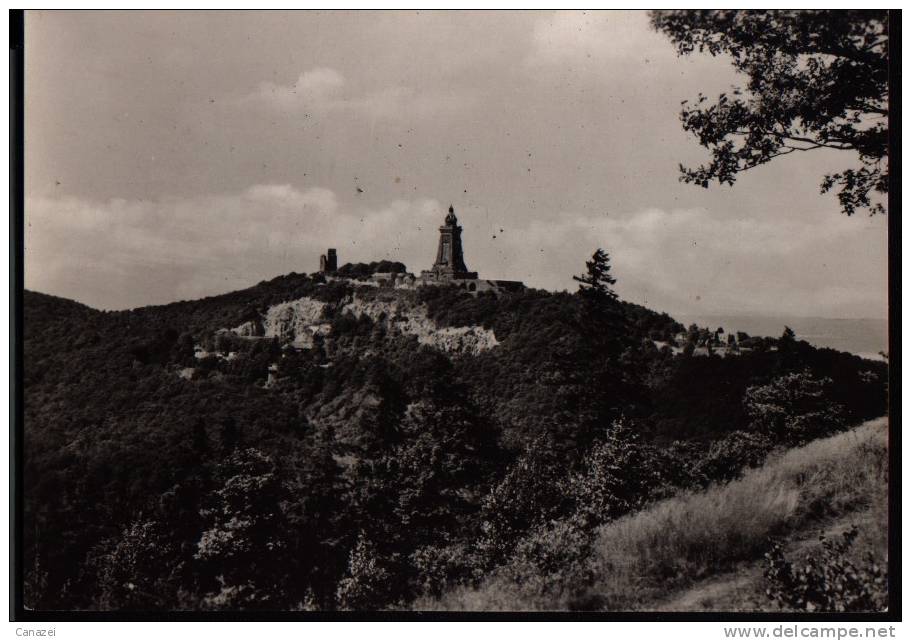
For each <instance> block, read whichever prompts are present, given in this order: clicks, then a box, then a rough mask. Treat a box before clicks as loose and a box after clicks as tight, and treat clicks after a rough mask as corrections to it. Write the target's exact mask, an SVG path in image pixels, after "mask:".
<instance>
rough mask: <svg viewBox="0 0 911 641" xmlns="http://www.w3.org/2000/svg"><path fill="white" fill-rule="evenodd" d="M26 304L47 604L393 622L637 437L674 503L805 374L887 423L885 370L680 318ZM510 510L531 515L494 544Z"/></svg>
mask: <svg viewBox="0 0 911 641" xmlns="http://www.w3.org/2000/svg"><path fill="white" fill-rule="evenodd" d="M23 307H24V310H23V311H24V320H25V325H24V361H25V363H24V372H23V378H24V382H25V461H24V463H25V469H24V475H25V479H24V480H25V505H26V515H25V517H26V518H25V523H24V527H23V531H24V532H25V533H26V536H25V557H26V561H27V564H26V565H27V568H26V577H27V595H26V596H27V598H26V604H27V605H30V606H31V607H38V608H52V609H74V608H76V609H78V608H101V609H149V608H152V609H175V608H188V609H199V608H213V609H219V608H229V609H231V608H267V609H268V608H279V609H289V608H329V609H333V608H368V609H370V608H376V607H393V606H395V604H404V603H409V602H411V600H413V599H414V598H417V597H418V596H420V595H431V594H439V593H440V591H441V590H443V589H444V588H446V587H447V586H451V585H454V584H457V583H464V582H469V583H470V582H472V581H475V580H477V579H478V578H479V577H481V576H483V575H485V574H486V573H487V572H489V571H491V570H492V569H493V568H494V567H496V566H497V565H498V564H500V563H502V562H503V560H504V559H505V558H508V556H509V555H510V554H511V551H510V550H511V549H512V547H511V546H514V545H516V544H517V542H518V541H520V540H521V538H522V537H523V536H524V534H525V533H526V532H527V531H528V529H529V528H531V527H532V526H533V525H534V523H535V522H536V521H535V519H537V518H543V516H542V515H553V516H556V515H564V516H566V515H567V514H570V513H572V511H573V510H575V509H577V507H578V506H575V504H574V503H573V502H572V500H571V499H570V498H567V497H569V496H571V493H570V494H567V493H566V491H565V487H564V485H565V483H568V482H569V480H568V479H570V478H571V477H572V475H573V474H575V473H577V472H578V471H579V470H580V469H582V468H583V467H584V465H585V463H584V462H585V461H586V460H588V459H587V458H586V457H587V456H589V455H590V453H591V452H592V451H593V448H597V447H599V444H601V443H603V442H604V439H605V438H607V437H608V436H607V435H610V434H612V433H613V432H612V431H611V430H612V429H613V428H612V425H614V424H615V423H616V422H617V421H618V420H621V419H622V420H623V421H625V422H626V423H627V424H629V425H631V426H632V428H631V430H632V432H633V433H635V434H636V435H638V438H639V439H640V442H641V444H642V446H643V447H647V448H648V452H650V453H651V454H649V456H652V455H654V456H657V457H659V458H660V460H661V461H664V462H663V463H661V467H662V469H663V470H664V471H665V472H666V475H665V476H662V479H663V480H661V483H662V484H663V485H662V487H665V488H666V490H662V491H668V492H670V491H671V489H672V488H680V487H688V486H689V485H692V484H697V485H698V484H700V483H704V482H705V480H706V479H709V478H710V477H711V475H713V474H721V473H722V472H716V471H713V470H716V468H717V465H715V464H714V463H711V461H712V460H714V459H712V457H713V456H714V457H716V459H717V457H718V454H717V451H715V450H713V449H712V448H713V447H715V448H716V449H717V445H718V443H726V444H729V443H731V442H734V441H730V440H725V439H731V438H734V439H735V440H736V438H740V437H739V436H736V435H735V436H733V437H732V436H731V435H732V434H734V433H737V434H740V433H742V432H743V430H748V429H749V425H750V420H751V419H750V417H749V416H748V415H747V413H746V411H745V409H744V395H745V393H746V391H747V389H748V388H750V387H751V386H759V385H765V384H768V383H769V382H770V381H773V380H774V379H775V378H776V377H780V376H782V375H785V374H787V373H790V372H803V371H806V372H808V374H807V376H810V375H812V376H813V377H816V378H818V379H820V380H823V379H830V381H829V382H826V385H825V389H826V390H827V391H826V394H827V397H826V402H829V401H831V403H834V404H837V405H838V406H839V408H840V409H839V411H842V412H843V415H844V418H845V420H846V422H847V424H854V423H857V422H860V421H862V420H866V419H869V418H872V417H875V416H880V415H882V414H884V412H885V400H886V379H887V371H886V366H885V364H884V363H876V362H872V361H866V360H863V359H861V358H858V357H856V356H853V355H850V354H846V353H840V352H835V351H833V350H819V349H816V348H813V347H812V346H810V345H808V344H806V343H803V342H800V341H796V342H788V343H782V344H779V343H778V342H776V341H775V340H769V341H765V342H760V343H759V344H758V347H757V349H754V350H753V351H750V352H747V351H744V352H743V353H741V354H740V355H737V356H733V355H731V356H726V357H723V358H722V357H721V355H719V354H715V355H711V356H707V357H701V358H700V357H688V356H686V355H684V354H675V353H674V352H673V350H672V349H670V347H668V345H669V344H670V343H671V342H672V341H674V340H675V339H674V337H675V336H676V335H678V334H679V333H680V332H681V331H683V330H684V328H683V327H682V326H681V325H680V324H679V323H677V322H676V321H674V320H673V319H672V318H670V317H669V316H667V315H664V314H658V313H655V312H653V311H650V310H648V309H646V308H643V307H641V306H637V305H632V304H628V303H616V304H615V305H612V306H610V307H609V308H607V309H603V310H598V311H597V312H593V311H592V310H591V309H590V308H588V307H586V306H585V305H584V304H583V302H582V300H581V299H580V297H578V296H574V295H570V294H566V293H550V292H545V291H540V290H526V291H521V292H513V293H502V294H500V295H499V296H497V295H494V294H492V293H491V294H480V295H477V296H472V295H469V294H466V293H464V292H460V291H458V290H455V289H450V288H445V287H422V288H418V289H384V288H378V287H373V286H369V285H367V284H364V283H359V282H357V281H353V280H344V279H340V280H335V281H331V282H325V279H324V278H323V277H322V276H319V275H314V276H307V275H303V274H288V275H286V276H281V277H278V278H275V279H273V280H270V281H266V282H262V283H260V284H258V285H256V286H254V287H251V288H249V289H245V290H241V291H237V292H231V293H228V294H224V295H221V296H213V297H208V298H204V299H200V300H196V301H181V302H176V303H172V304H169V305H161V306H154V307H144V308H139V309H134V310H128V311H117V312H101V311H97V310H93V309H90V308H88V307H86V306H84V305H80V304H79V303H75V302H73V301H68V300H65V299H61V298H56V297H52V296H47V295H44V294H40V293H37V292H30V291H27V292H25V295H24V300H23ZM678 351H679V350H678ZM740 442H741V441H737V443H740ZM751 442H752V441H751ZM637 447H639V446H637ZM726 447H727V445H726ZM643 451H644V450H643ZM713 451H714V452H715V453H714V454H713ZM735 458H736V457H735ZM747 459H749V457H747ZM747 459H744V460H747ZM648 460H650V461H651V460H653V459H648ZM654 460H658V459H654ZM737 460H740V459H737ZM713 465H714V467H713ZM737 465H739V463H738V464H737ZM529 466H531V467H529ZM531 469H536V470H539V472H540V474H538V473H536V474H535V478H536V479H537V480H539V481H540V482H542V483H545V485H543V486H542V488H540V489H539V490H535V491H534V492H531V491H530V490H529V487H530V485H528V483H530V482H531V481H529V482H528V483H526V482H525V481H521V479H522V478H525V477H524V476H522V475H523V474H525V473H526V472H524V471H523V470H531ZM736 473H737V469H736V466H735V469H734V470H733V471H730V470H728V471H725V472H724V474H736ZM700 475H701V476H700ZM707 475H708V476H707ZM656 482H657V481H656ZM668 488H670V489H668ZM511 492H515V493H518V494H516V495H515V496H512V495H511V494H509V493H511ZM529 492H531V493H529ZM504 493H505V494H504ZM505 496H512V498H510V499H509V500H508V502H507V503H508V504H509V505H520V504H521V505H524V503H522V501H524V500H526V499H528V500H529V501H532V500H533V501H534V502H535V503H534V504H535V505H537V507H535V508H534V510H533V511H532V514H533V516H528V517H527V518H526V516H527V515H526V516H521V515H519V516H516V517H515V519H512V517H510V519H512V520H508V522H506V521H504V522H503V524H501V525H497V526H496V527H494V525H491V524H492V523H494V521H495V520H494V521H492V520H491V518H492V517H491V514H492V512H491V510H495V512H496V513H500V514H505V512H504V511H503V510H501V509H499V508H496V506H497V505H499V503H498V501H501V500H506V499H505V498H503V497H505ZM523 497H524V498H523ZM548 518H549V517H548ZM529 519H531V520H529ZM491 528H494V529H491Z"/></svg>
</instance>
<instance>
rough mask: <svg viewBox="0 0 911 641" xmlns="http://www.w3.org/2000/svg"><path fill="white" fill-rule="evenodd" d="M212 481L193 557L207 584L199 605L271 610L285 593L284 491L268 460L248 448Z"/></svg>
mask: <svg viewBox="0 0 911 641" xmlns="http://www.w3.org/2000/svg"><path fill="white" fill-rule="evenodd" d="M217 476H218V477H219V480H220V481H221V487H220V488H219V489H218V490H216V491H215V492H214V493H213V495H212V496H211V497H210V500H209V505H208V506H207V507H206V508H205V509H204V510H203V511H202V517H203V518H204V519H205V522H206V525H205V530H204V531H203V532H202V534H201V535H200V537H199V540H198V543H197V544H196V548H197V549H196V554H195V555H194V558H195V560H196V561H198V562H199V563H200V565H201V569H202V571H203V574H204V575H205V578H207V579H208V581H207V583H208V584H209V585H208V586H206V587H207V588H208V590H207V594H206V595H205V597H204V604H205V605H206V606H207V607H211V608H214V609H229V610H230V609H254V608H269V607H276V606H277V605H280V604H281V603H282V599H283V598H285V597H286V595H287V588H288V585H287V579H288V576H287V573H288V571H289V559H288V555H287V554H286V552H287V549H288V537H289V527H288V523H287V519H286V517H285V514H284V511H283V509H282V502H283V500H284V499H285V498H286V494H287V490H286V487H285V486H284V484H283V483H282V481H281V479H280V478H279V475H278V470H277V469H276V467H275V464H274V462H273V461H272V459H271V458H270V457H268V456H266V455H265V454H263V453H262V452H260V451H259V450H256V449H252V448H251V449H246V450H238V451H235V452H233V453H231V454H230V456H228V457H227V458H226V459H225V460H224V461H223V462H222V463H221V465H220V466H219V468H218V470H217ZM213 579H214V580H213Z"/></svg>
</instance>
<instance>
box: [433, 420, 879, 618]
mask: <svg viewBox="0 0 911 641" xmlns="http://www.w3.org/2000/svg"><path fill="white" fill-rule="evenodd" d="M886 448H887V430H886V421H885V419H878V420H876V421H870V422H868V423H865V424H864V425H861V426H860V427H858V428H856V429H853V430H851V431H848V432H845V433H842V434H839V435H836V436H832V437H829V438H825V439H819V440H817V441H814V442H812V443H809V444H807V445H805V446H803V447H800V448H795V449H793V450H789V451H787V452H785V453H783V454H781V455H777V456H772V457H770V459H769V460H768V461H767V462H766V463H765V465H764V466H763V467H761V468H758V469H755V470H751V471H749V472H748V473H747V474H745V475H744V476H743V477H742V478H740V479H738V480H736V481H733V482H731V483H728V484H726V485H719V486H714V487H710V488H709V489H708V490H706V491H704V492H698V493H689V492H688V493H683V494H680V495H678V496H675V497H673V498H670V499H667V500H665V501H662V502H660V503H656V504H655V505H653V506H651V507H650V508H648V509H646V510H643V511H641V512H638V513H636V514H634V515H631V516H628V517H625V518H623V519H620V520H618V521H615V522H613V523H610V524H608V525H606V526H604V527H602V528H601V530H600V531H599V532H598V534H597V538H596V540H595V543H594V546H593V552H592V554H591V555H590V557H589V559H588V561H587V567H586V569H585V570H584V571H582V572H580V571H578V570H574V571H573V572H572V573H569V574H567V575H564V576H562V577H554V576H548V577H546V579H547V580H546V581H542V580H535V579H536V578H537V577H533V576H528V574H527V570H526V569H524V568H515V567H512V568H510V567H508V566H507V568H504V569H503V570H501V571H500V572H499V573H497V574H496V575H495V576H493V577H491V578H490V579H489V580H488V581H487V582H486V583H485V584H483V585H482V586H481V587H480V588H478V589H468V588H465V589H460V590H456V591H454V592H452V593H450V594H448V595H445V596H444V597H443V598H442V599H439V600H436V601H433V602H421V603H419V604H416V605H417V606H418V607H420V608H425V609H442V610H565V609H579V608H582V609H606V610H615V611H617V610H641V609H652V608H654V607H655V606H656V605H657V603H658V601H659V600H661V599H663V598H666V597H667V595H668V594H669V593H671V592H673V591H675V590H682V589H686V588H688V587H691V586H693V585H696V584H697V583H698V582H699V581H701V580H704V579H707V578H710V577H715V576H718V575H721V574H723V573H725V572H729V571H730V570H731V569H733V568H734V567H735V566H736V565H737V564H738V563H742V562H745V561H755V560H758V559H761V558H762V554H763V553H764V551H765V549H766V546H767V541H768V538H769V537H770V536H781V537H785V538H792V539H797V538H800V536H801V534H800V533H801V532H802V531H803V536H807V534H808V532H807V531H808V530H812V531H814V532H815V531H818V530H819V529H820V528H821V527H824V526H825V525H826V524H829V523H831V522H833V521H840V520H843V519H845V518H848V517H850V515H852V514H853V515H860V514H863V513H866V514H867V515H869V514H876V515H877V518H882V517H883V516H884V510H883V509H882V506H883V505H884V504H885V496H886V488H887V456H886ZM874 508H877V509H874ZM867 525H868V527H867V528H866V529H868V530H869V531H870V532H871V534H870V535H869V536H870V538H871V540H872V539H876V540H882V536H881V534H882V532H883V531H884V530H885V527H886V524H885V522H882V523H877V524H867ZM871 525H872V527H870V526H871ZM517 577H522V579H521V580H519V581H517V580H516V579H517Z"/></svg>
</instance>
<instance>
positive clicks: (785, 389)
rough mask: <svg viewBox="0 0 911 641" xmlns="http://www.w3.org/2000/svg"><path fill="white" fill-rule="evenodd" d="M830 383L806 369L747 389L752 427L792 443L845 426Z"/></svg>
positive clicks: (830, 381) (747, 402)
mask: <svg viewBox="0 0 911 641" xmlns="http://www.w3.org/2000/svg"><path fill="white" fill-rule="evenodd" d="M831 384H832V380H831V379H829V378H815V377H814V376H813V374H812V372H810V371H809V370H804V371H802V372H794V373H791V374H785V375H783V376H779V377H777V378H775V379H773V380H772V381H771V382H770V383H768V384H767V385H757V386H753V387H749V388H747V390H746V394H745V395H744V399H743V402H744V405H745V407H746V412H747V414H748V415H749V417H750V419H751V421H752V423H751V425H752V427H753V428H754V429H756V430H759V431H762V432H766V433H768V434H770V435H772V436H773V437H775V438H778V439H781V440H783V441H786V442H790V443H800V442H803V441H807V440H809V439H811V438H815V437H817V436H823V435H826V434H831V433H832V432H834V431H835V430H838V429H840V428H842V427H844V413H843V411H842V409H841V407H840V406H839V405H838V404H837V403H835V402H834V401H833V400H832V398H831V396H830V395H829V391H828V387H829V386H830V385H831Z"/></svg>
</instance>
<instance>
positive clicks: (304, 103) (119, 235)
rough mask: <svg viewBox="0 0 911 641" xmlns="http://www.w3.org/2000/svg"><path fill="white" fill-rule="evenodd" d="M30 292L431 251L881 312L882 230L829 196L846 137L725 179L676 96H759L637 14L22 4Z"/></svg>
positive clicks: (507, 265)
mask: <svg viewBox="0 0 911 641" xmlns="http://www.w3.org/2000/svg"><path fill="white" fill-rule="evenodd" d="M25 73H26V77H25V87H26V95H25V113H26V116H25V170H26V171H25V174H26V176H25V182H26V184H25V188H26V202H25V222H26V234H25V285H26V288H28V289H32V290H37V291H42V292H45V293H49V294H54V295H57V296H64V297H66V298H71V299H75V300H78V301H80V302H83V303H85V304H88V305H91V306H93V307H96V308H100V309H125V308H133V307H139V306H143V305H150V304H161V303H167V302H172V301H176V300H185V299H194V298H200V297H203V296H209V295H213V294H219V293H224V292H228V291H232V290H236V289H241V288H244V287H249V286H251V285H254V284H256V283H257V282H259V281H262V280H265V279H270V278H273V277H275V276H278V275H281V274H286V273H289V272H298V273H304V272H313V271H316V270H317V268H318V265H319V255H320V254H321V253H324V252H325V249H326V248H327V247H335V248H337V250H338V254H339V263H340V264H342V263H346V262H358V261H362V262H369V261H371V260H381V259H390V260H399V261H402V262H404V263H405V264H406V265H407V266H408V268H409V270H410V271H413V272H419V271H420V270H421V269H427V268H429V267H430V265H431V264H432V263H433V260H434V256H435V253H436V244H437V238H438V231H437V228H438V227H439V225H440V224H442V221H443V218H444V216H445V214H446V210H447V208H448V207H449V205H450V204H452V205H453V206H454V207H455V211H456V214H457V215H458V217H459V221H460V224H461V225H462V226H463V228H464V231H463V244H464V249H465V261H466V263H467V265H468V268H469V269H471V270H472V271H478V272H480V276H481V277H482V278H499V279H510V280H522V281H524V282H525V283H526V284H527V285H530V286H534V287H541V288H545V289H550V290H563V289H567V290H573V289H575V287H574V283H573V281H572V275H573V274H577V273H580V272H582V271H583V270H584V268H585V260H586V259H587V258H589V257H590V256H591V254H592V253H593V252H594V250H595V249H596V248H598V247H602V248H604V249H606V250H607V251H608V252H609V253H610V255H611V259H612V273H613V274H614V275H615V277H616V278H617V285H616V289H617V292H618V293H619V295H620V296H621V297H622V298H624V299H626V300H630V301H633V302H636V303H640V304H643V305H646V306H648V307H651V308H653V309H656V310H659V311H666V312H669V313H671V314H672V315H673V314H681V315H694V314H734V313H737V314H761V315H793V316H822V317H829V318H860V317H867V318H884V317H885V316H886V313H887V229H886V217H885V216H877V217H870V216H867V215H866V214H864V213H861V214H859V215H855V216H852V217H847V216H844V215H843V214H841V213H840V211H839V207H838V203H837V200H836V198H835V196H834V195H832V194H826V195H822V194H820V193H819V183H820V181H821V179H822V176H823V175H824V174H825V173H828V172H832V171H838V170H842V169H844V168H847V167H851V166H854V163H855V156H854V155H853V154H852V153H851V152H839V151H826V152H821V151H819V152H812V153H805V154H792V155H790V156H787V157H783V158H779V159H777V160H776V161H775V162H773V163H770V164H768V165H765V166H762V167H759V168H756V169H754V170H751V171H750V172H747V173H745V174H742V175H741V177H740V178H739V179H738V181H737V182H736V183H735V184H734V185H733V186H732V187H728V186H718V185H713V186H712V187H710V188H709V189H703V188H701V187H696V186H693V185H688V184H684V183H681V182H679V180H678V178H679V169H678V167H679V165H680V164H681V163H683V164H685V165H694V164H698V163H700V162H703V161H705V160H707V158H708V152H707V151H706V150H704V149H703V148H701V147H700V146H699V145H698V142H697V141H696V139H695V138H694V137H692V136H690V135H689V134H687V133H686V132H684V131H683V130H682V128H681V125H680V122H679V111H680V103H681V102H682V101H683V100H692V99H694V98H696V97H697V96H698V94H699V93H700V92H702V93H705V94H707V95H709V96H712V97H714V96H716V95H717V94H719V93H721V92H723V91H727V90H729V89H730V88H731V87H732V86H735V85H743V84H744V80H745V79H744V78H743V77H741V76H738V75H737V74H736V73H735V72H734V70H733V68H732V67H731V66H730V64H729V62H728V61H727V60H725V59H724V58H712V57H710V56H708V55H698V54H697V55H692V56H687V57H678V56H677V54H676V52H675V50H674V48H673V46H672V45H671V43H670V42H669V41H668V40H667V39H666V37H664V36H663V35H661V34H659V33H657V32H655V31H653V30H652V29H651V28H650V26H649V24H648V18H647V15H646V14H644V13H642V12H611V11H606V12H536V11H528V12H425V11H420V12H416V11H389V12H344V11H340V12H315V11H313V12H242V13H232V12H166V11H158V12H97V11H84V12H63V11H60V12H53V11H51V12H40V11H35V12H32V11H30V12H28V13H27V15H26V53H25Z"/></svg>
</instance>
